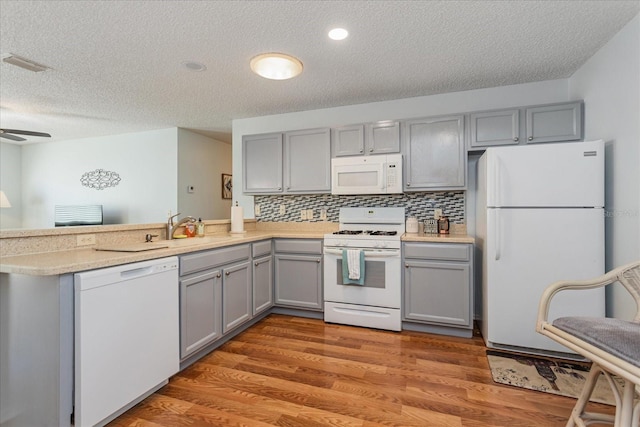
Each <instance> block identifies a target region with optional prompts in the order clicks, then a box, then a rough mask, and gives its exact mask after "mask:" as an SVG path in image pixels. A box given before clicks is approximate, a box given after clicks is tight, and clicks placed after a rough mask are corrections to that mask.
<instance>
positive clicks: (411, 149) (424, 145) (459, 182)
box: [403, 116, 467, 191]
mask: <svg viewBox="0 0 640 427" xmlns="http://www.w3.org/2000/svg"><path fill="white" fill-rule="evenodd" d="M403 135H404V136H403V151H404V155H405V160H406V165H405V166H406V167H405V168H404V169H405V183H404V184H405V185H404V190H405V191H424V190H427V191H428V190H434V189H438V190H441V189H462V188H464V186H465V176H466V175H465V174H466V162H467V156H466V152H465V149H464V117H463V116H450V117H435V118H426V119H416V120H409V121H406V122H404V133H403Z"/></svg>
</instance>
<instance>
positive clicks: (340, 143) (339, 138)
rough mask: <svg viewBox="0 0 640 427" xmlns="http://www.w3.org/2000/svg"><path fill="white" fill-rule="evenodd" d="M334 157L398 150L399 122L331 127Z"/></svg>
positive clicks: (394, 151)
mask: <svg viewBox="0 0 640 427" xmlns="http://www.w3.org/2000/svg"><path fill="white" fill-rule="evenodd" d="M331 139H332V142H331V144H332V147H333V148H332V149H333V156H334V157H342V156H363V155H368V154H388V153H399V152H400V122H397V121H389V120H386V121H380V122H375V123H368V124H361V125H351V126H342V127H338V128H334V129H332V135H331Z"/></svg>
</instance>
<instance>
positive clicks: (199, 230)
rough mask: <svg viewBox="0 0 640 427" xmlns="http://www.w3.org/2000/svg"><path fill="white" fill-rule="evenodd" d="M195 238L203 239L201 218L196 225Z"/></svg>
mask: <svg viewBox="0 0 640 427" xmlns="http://www.w3.org/2000/svg"><path fill="white" fill-rule="evenodd" d="M196 236H198V237H204V222H202V218H198V222H197V223H196Z"/></svg>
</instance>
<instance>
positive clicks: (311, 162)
mask: <svg viewBox="0 0 640 427" xmlns="http://www.w3.org/2000/svg"><path fill="white" fill-rule="evenodd" d="M284 136H285V150H284V152H285V167H284V178H285V179H284V182H285V191H284V192H285V193H329V192H331V130H330V129H329V128H322V129H311V130H301V131H295V132H287V133H285V134H284Z"/></svg>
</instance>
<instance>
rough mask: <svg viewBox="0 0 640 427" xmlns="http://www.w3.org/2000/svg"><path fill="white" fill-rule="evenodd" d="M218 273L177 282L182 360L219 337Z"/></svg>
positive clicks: (203, 274)
mask: <svg viewBox="0 0 640 427" xmlns="http://www.w3.org/2000/svg"><path fill="white" fill-rule="evenodd" d="M221 277H222V275H221V272H220V270H215V271H209V272H205V273H201V274H199V275H197V276H192V277H189V278H186V279H184V280H180V358H181V359H184V358H185V357H187V356H189V355H190V354H192V353H194V352H195V351H197V350H199V349H201V348H203V347H204V346H206V345H207V344H209V343H211V342H213V341H215V340H217V339H218V338H220V336H221V335H222V327H221V319H222V315H221V312H222V279H221Z"/></svg>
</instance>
